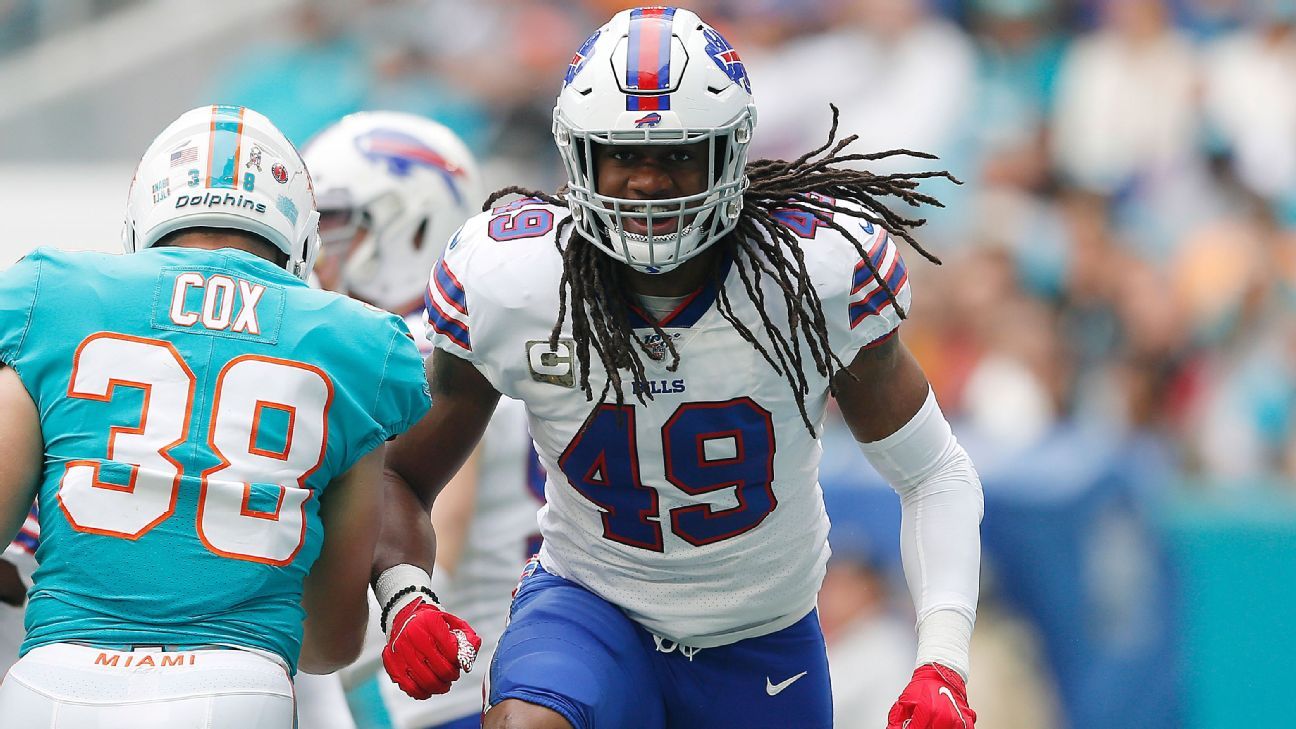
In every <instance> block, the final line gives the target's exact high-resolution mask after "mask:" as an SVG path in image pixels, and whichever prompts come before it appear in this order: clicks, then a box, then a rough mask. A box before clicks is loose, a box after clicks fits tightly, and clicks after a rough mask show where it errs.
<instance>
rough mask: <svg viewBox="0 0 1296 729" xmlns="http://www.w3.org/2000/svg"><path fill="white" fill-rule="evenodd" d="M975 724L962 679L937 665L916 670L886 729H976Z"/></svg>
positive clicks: (891, 714) (894, 707) (892, 708)
mask: <svg viewBox="0 0 1296 729" xmlns="http://www.w3.org/2000/svg"><path fill="white" fill-rule="evenodd" d="M975 723H976V712H975V711H973V710H972V709H970V708H968V700H967V687H966V686H965V685H964V684H963V679H962V678H961V677H960V676H959V675H958V674H957V673H955V672H954V670H953V669H950V668H946V667H945V666H942V665H940V664H938V663H926V664H923V665H921V666H919V667H918V668H917V670H915V671H914V672H913V678H911V679H909V685H908V686H906V687H905V690H904V691H903V692H901V694H900V698H899V700H897V701H896V702H895V706H892V707H891V711H890V713H888V714H887V729H975Z"/></svg>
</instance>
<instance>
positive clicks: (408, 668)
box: [382, 598, 481, 699]
mask: <svg viewBox="0 0 1296 729" xmlns="http://www.w3.org/2000/svg"><path fill="white" fill-rule="evenodd" d="M479 648H481V638H479V637H477V633H476V631H474V630H473V629H472V627H471V626H469V625H468V623H466V622H464V621H463V620H462V619H460V618H458V617H456V616H454V615H452V614H450V613H448V612H446V611H444V610H442V609H441V608H439V607H437V606H436V605H435V604H433V603H431V602H428V601H426V600H424V599H423V598H419V599H417V600H415V601H414V602H411V603H410V604H408V605H406V606H404V607H402V608H401V609H400V612H398V613H396V619H395V620H393V621H392V626H391V630H390V631H388V633H387V646H386V647H385V648H383V652H382V659H383V667H384V668H386V669H387V675H388V676H391V679H392V680H393V681H395V682H396V685H397V686H400V687H401V690H402V691H404V692H405V693H407V694H409V695H410V696H413V697H414V698H416V699H426V698H427V697H429V696H431V695H432V694H443V693H445V692H447V691H449V690H450V684H451V683H453V682H454V681H455V679H457V678H459V671H460V669H462V670H463V671H464V672H468V671H471V670H472V664H473V661H475V660H477V649H479Z"/></svg>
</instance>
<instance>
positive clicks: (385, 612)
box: [378, 585, 441, 629]
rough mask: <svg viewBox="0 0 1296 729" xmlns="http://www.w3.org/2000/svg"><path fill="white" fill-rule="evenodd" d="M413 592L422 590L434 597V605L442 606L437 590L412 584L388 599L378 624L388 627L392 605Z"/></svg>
mask: <svg viewBox="0 0 1296 729" xmlns="http://www.w3.org/2000/svg"><path fill="white" fill-rule="evenodd" d="M412 592H421V593H423V594H424V595H427V596H428V597H430V598H432V604H433V605H435V606H437V608H438V609H439V608H440V607H441V600H440V599H439V598H438V597H437V594H436V593H435V592H432V590H430V589H428V588H426V587H424V586H422V585H410V586H409V587H402V588H401V589H399V590H397V591H396V593H395V594H394V595H392V596H391V598H390V599H389V600H387V604H386V605H383V609H382V615H381V616H380V619H379V621H378V624H379V625H381V626H383V628H384V629H385V628H386V627H387V615H388V613H390V612H391V609H392V606H393V605H395V604H396V603H397V602H399V601H400V599H401V598H402V597H405V596H406V595H408V594H410V593H412Z"/></svg>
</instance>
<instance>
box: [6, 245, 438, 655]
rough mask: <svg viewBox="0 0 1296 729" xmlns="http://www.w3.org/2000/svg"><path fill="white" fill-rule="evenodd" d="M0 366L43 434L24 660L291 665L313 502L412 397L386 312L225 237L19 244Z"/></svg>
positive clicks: (315, 524)
mask: <svg viewBox="0 0 1296 729" xmlns="http://www.w3.org/2000/svg"><path fill="white" fill-rule="evenodd" d="M0 361H2V362H3V363H4V364H6V365H8V366H11V367H13V369H14V370H15V371H16V372H17V373H18V375H19V377H20V378H21V379H22V382H23V384H24V385H25V386H26V388H27V390H28V392H29V393H30V394H31V396H32V399H33V400H34V401H35V403H36V405H37V408H38V409H39V413H40V419H41V427H42V430H43V433H44V438H45V466H44V477H43V480H42V482H41V486H40V493H39V504H40V529H41V545H40V548H39V550H38V552H37V560H38V561H39V563H40V566H39V568H38V569H37V571H36V574H35V577H34V579H35V586H34V587H33V589H32V591H31V594H30V602H29V604H28V608H27V631H28V632H27V640H26V642H25V643H24V644H23V648H22V650H23V652H24V653H25V652H26V651H28V650H30V649H32V648H34V647H36V646H40V645H43V644H47V643H53V642H67V641H75V642H82V643H87V644H91V645H96V646H102V647H119V646H126V645H181V646H193V645H207V644H215V645H233V646H240V647H248V648H254V649H260V650H265V651H270V652H273V653H276V654H278V655H280V656H282V657H283V658H284V659H285V660H287V661H288V663H289V664H290V665H291V666H293V668H294V670H295V666H296V662H297V657H298V654H299V652H300V649H301V634H302V617H303V611H302V608H301V592H302V581H303V579H304V578H305V576H306V574H307V572H308V571H309V570H310V568H311V565H312V564H313V563H314V562H315V559H316V558H317V557H318V556H319V552H320V547H321V545H322V542H323V538H324V534H323V527H322V525H321V523H320V519H319V504H320V499H321V498H327V493H326V490H327V487H328V484H329V483H330V482H331V481H333V480H334V479H335V478H336V477H337V476H339V475H341V474H342V473H344V472H345V471H346V470H347V469H348V468H350V467H351V466H352V465H353V464H354V463H355V462H356V461H357V460H358V459H359V458H361V457H362V456H363V455H365V454H366V453H368V452H369V451H371V450H372V449H373V448H375V447H376V446H378V445H379V444H381V443H382V442H383V441H385V440H387V439H389V438H391V437H393V436H395V435H396V434H398V433H400V432H402V431H404V430H406V429H407V428H409V427H410V426H411V425H412V424H413V423H414V422H415V421H416V420H417V419H418V418H419V417H421V416H422V414H423V413H424V412H425V411H426V409H427V407H428V394H427V388H426V385H425V380H424V374H423V363H422V359H421V357H420V356H419V353H418V350H417V348H416V346H415V344H414V342H413V340H412V338H411V337H410V335H409V333H408V330H407V329H406V327H405V324H404V323H403V322H402V321H401V320H400V319H399V318H397V317H395V316H392V315H390V314H387V313H385V312H382V311H379V310H378V309H375V308H372V307H369V306H365V305H363V304H360V303H357V302H355V301H352V300H350V299H348V298H345V297H343V296H339V295H337V294H333V293H330V292H326V291H318V290H315V289H311V288H310V287H308V286H307V285H306V284H305V283H303V282H302V281H300V280H298V279H297V278H295V277H293V276H292V275H290V274H289V273H287V272H286V271H284V270H282V269H280V268H278V267H276V266H275V265H274V264H273V263H271V262H269V261H266V260H263V259H261V258H258V257H256V256H254V255H252V254H250V253H245V252H243V251H238V250H235V249H222V250H218V251H208V250H200V249H193V248H169V247H168V248H156V249H150V250H146V251H143V252H140V253H134V254H130V255H105V254H98V253H68V252H62V251H54V250H47V249H43V250H38V251H37V252H35V253H32V254H30V255H28V256H27V257H26V258H24V259H23V260H22V261H20V262H18V263H17V264H15V265H14V266H13V267H12V268H10V269H8V270H6V271H3V272H0ZM374 487H375V488H376V487H377V484H375V485H374Z"/></svg>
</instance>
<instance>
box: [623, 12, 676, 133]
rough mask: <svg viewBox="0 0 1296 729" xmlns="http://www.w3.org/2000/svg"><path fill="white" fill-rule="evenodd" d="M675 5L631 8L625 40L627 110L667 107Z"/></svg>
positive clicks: (665, 108) (648, 109)
mask: <svg viewBox="0 0 1296 729" xmlns="http://www.w3.org/2000/svg"><path fill="white" fill-rule="evenodd" d="M674 20H675V8H637V9H635V10H632V11H631V12H630V34H629V39H628V41H627V43H626V47H627V50H628V51H629V57H628V58H627V59H626V89H628V90H631V91H637V92H638V93H628V94H626V110H627V111H666V110H668V109H670V94H667V93H663V92H665V91H666V89H668V88H670V56H671V24H672V23H673V22H674Z"/></svg>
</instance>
